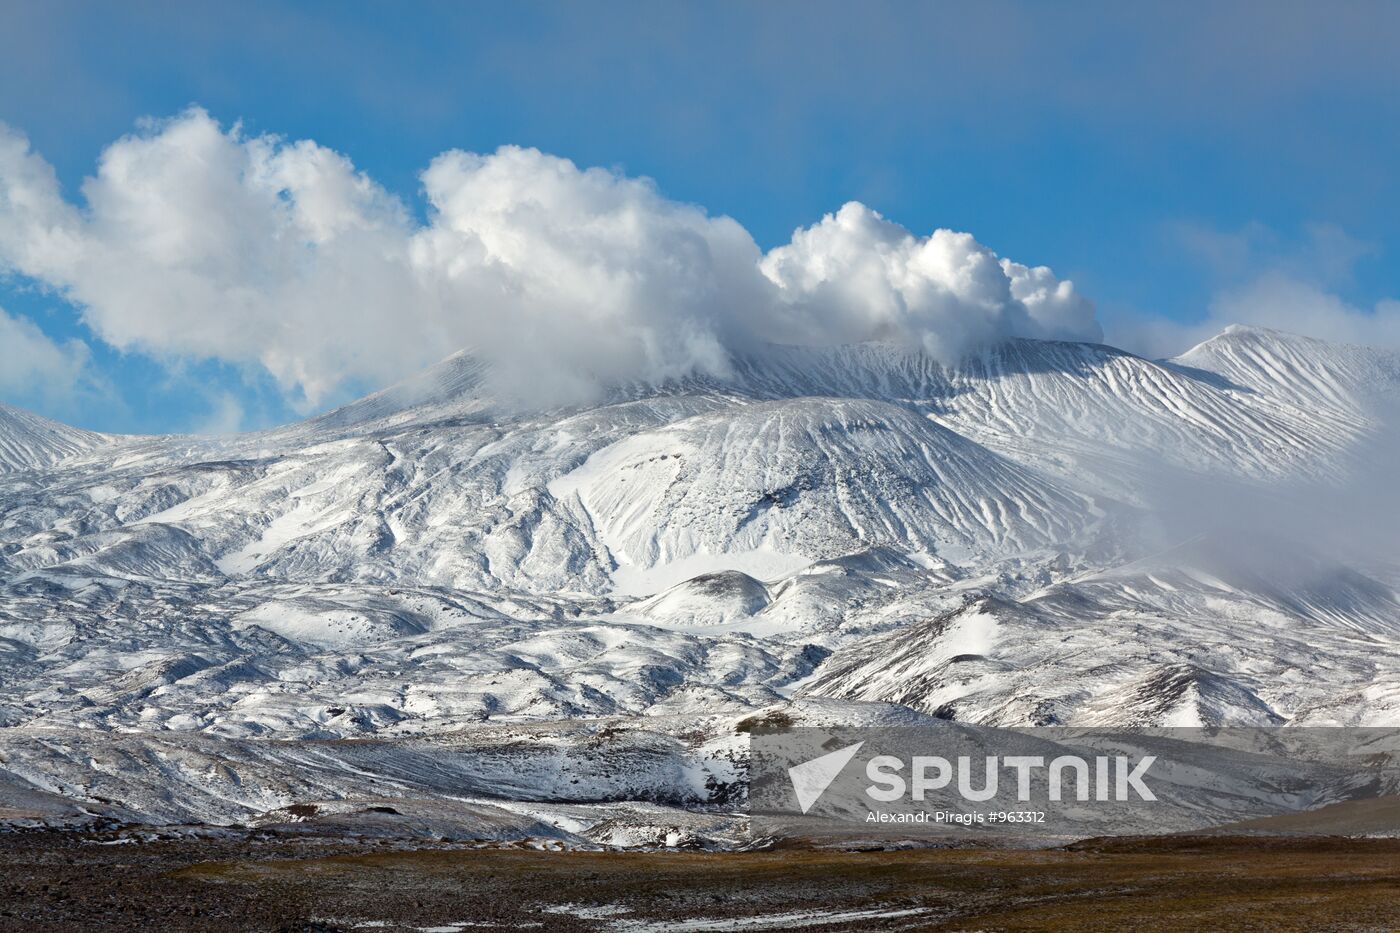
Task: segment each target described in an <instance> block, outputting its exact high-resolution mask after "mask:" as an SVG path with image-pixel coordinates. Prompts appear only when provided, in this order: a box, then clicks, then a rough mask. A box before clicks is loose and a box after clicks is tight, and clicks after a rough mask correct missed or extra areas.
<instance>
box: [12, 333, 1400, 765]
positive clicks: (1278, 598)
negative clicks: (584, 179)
mask: <svg viewBox="0 0 1400 933" xmlns="http://www.w3.org/2000/svg"><path fill="white" fill-rule="evenodd" d="M1396 359H1397V358H1396V357H1395V356H1394V355H1393V354H1387V353H1385V352H1383V351H1372V350H1362V349H1358V348H1339V347H1333V346H1331V345H1327V344H1319V343H1317V342H1315V341H1306V340H1303V339H1302V338H1294V337H1290V336H1288V335H1281V334H1274V333H1272V332H1267V331H1244V330H1232V331H1230V332H1227V333H1226V334H1223V335H1221V336H1220V337H1219V338H1216V339H1215V340H1213V341H1208V342H1207V343H1205V344H1202V345H1201V346H1199V347H1197V348H1195V349H1193V350H1192V351H1191V352H1190V353H1188V354H1185V355H1183V356H1182V357H1181V358H1179V359H1176V360H1169V361H1151V360H1145V359H1142V358H1140V357H1137V356H1134V355H1132V354H1129V353H1124V352H1122V351H1119V350H1115V349H1113V348H1111V347H1106V346H1100V345H1090V344H1071V343H1055V342H1037V341H1027V340H1017V341H1009V342H1007V343H1005V344H1001V345H999V346H996V347H990V348H988V349H986V350H985V351H983V352H981V353H978V354H975V355H973V356H971V357H969V358H968V359H966V360H964V361H963V362H962V363H961V364H960V365H958V366H955V367H948V366H944V365H940V364H939V363H937V362H936V361H935V360H933V359H932V358H931V357H929V356H927V355H926V354H924V353H922V352H921V351H918V350H916V349H912V348H908V347H903V346H895V345H890V344H862V345H857V346H848V347H837V348H801V347H771V348H768V349H766V350H764V351H762V352H756V353H755V354H754V355H752V356H750V357H745V358H740V359H736V360H734V361H733V367H732V371H731V373H730V374H729V375H728V376H727V377H726V378H724V379H715V378H709V379H699V378H696V379H687V380H678V381H676V382H674V383H671V384H668V385H664V386H660V387H654V386H642V385H618V386H612V387H609V388H607V389H605V390H604V391H603V393H602V395H601V397H600V398H598V399H597V400H594V401H591V402H589V403H587V404H582V403H581V404H578V405H575V406H572V407H568V408H561V409H556V410H550V411H529V410H524V409H522V408H520V407H518V406H512V405H511V404H509V403H508V402H505V401H502V400H501V399H498V398H496V397H495V396H494V395H493V391H492V385H493V381H492V379H491V378H490V376H491V374H490V373H489V372H488V371H487V370H486V369H484V368H483V367H482V366H481V365H480V364H479V363H478V362H477V361H476V360H474V359H473V358H472V356H471V355H470V354H467V353H460V354H456V355H454V356H452V357H449V358H448V359H446V360H444V361H443V362H442V363H440V364H438V365H437V366H435V367H432V368H431V369H429V370H428V371H426V372H425V373H423V374H421V375H419V376H417V377H415V378H413V379H409V380H406V381H405V382H404V383H402V384H400V385H398V386H394V387H391V388H389V389H386V390H384V391H382V392H379V393H375V394H374V395H371V396H368V397H366V398H364V399H361V400H359V401H357V402H354V403H352V404H350V405H347V406H345V407H343V408H341V409H337V410H336V411H333V412H329V413H327V414H325V415H322V416H319V417H316V418H312V419H309V420H307V421H304V422H300V423H297V424H292V425H287V426H284V427H281V428H278V429H276V430H272V431H266V432H260V433H257V434H248V435H242V436H237V437H232V438H197V437H164V438H149V437H147V438H108V437H104V436H100V435H92V434H89V433H88V432H81V431H76V430H74V429H68V428H64V427H63V426H61V425H55V424H53V423H52V422H46V421H44V420H43V419H39V418H36V417H33V416H28V415H25V414H24V413H20V412H15V411H13V410H11V409H0V429H3V431H4V435H3V437H4V438H5V439H6V443H7V444H8V445H9V446H8V447H4V448H0V449H4V450H7V451H17V452H18V453H7V454H6V456H7V458H10V459H8V460H7V461H6V462H7V464H8V465H7V467H6V470H7V471H8V472H4V475H3V476H0V728H3V727H4V726H5V725H6V724H20V725H32V726H34V727H35V728H49V727H54V728H80V729H95V730H101V729H136V730H140V729H155V728H160V729H168V730H173V731H190V732H201V733H207V734H209V735H221V736H236V737H239V738H252V737H259V736H269V737H278V738H281V737H303V738H304V737H319V738H331V737H340V736H367V735H379V736H395V735H408V734H416V733H417V732H420V731H424V730H429V731H431V730H442V731H452V730H458V729H462V728H464V727H465V724H480V723H484V722H487V721H491V722H494V721H495V720H498V719H508V720H509V719H551V718H560V717H605V716H606V717H614V716H615V717H625V716H641V715H647V716H673V715H674V716H681V717H698V718H703V717H707V716H712V715H720V714H723V715H730V714H734V715H738V714H740V713H746V711H752V710H754V709H755V708H759V707H766V706H772V705H782V704H784V703H787V702H788V701H789V700H790V699H791V698H793V697H797V698H798V699H800V700H801V701H802V702H812V703H825V704H831V708H832V709H840V710H844V711H845V712H846V713H851V711H852V710H855V709H859V708H862V707H859V704H872V703H874V704H889V703H895V704H901V705H904V706H908V707H912V708H914V709H917V710H919V711H920V712H921V714H923V715H929V714H932V715H938V716H943V717H952V718H956V719H958V720H964V721H974V722H992V723H1000V724H1006V725H1025V724H1032V723H1052V722H1053V723H1087V722H1096V723H1103V722H1129V721H1131V722H1133V723H1155V724H1167V723H1171V724H1195V723H1200V724H1212V723H1216V722H1249V723H1276V722H1287V723H1300V722H1311V723H1363V722H1368V723H1379V722H1388V721H1394V720H1400V652H1397V651H1396V650H1395V648H1396V645H1397V643H1400V600H1397V598H1396V593H1395V591H1394V581H1395V579H1397V576H1387V575H1386V574H1385V573H1384V572H1383V570H1378V569H1376V568H1375V567H1373V566H1371V564H1372V563H1374V564H1377V565H1379V564H1384V563H1385V562H1386V561H1391V562H1392V563H1393V562H1394V560H1393V557H1392V556H1391V555H1387V554H1377V555H1375V557H1376V560H1375V561H1371V562H1366V563H1367V565H1366V566H1361V563H1363V562H1361V561H1357V562H1355V563H1356V565H1355V566H1338V565H1337V559H1336V555H1335V554H1323V555H1318V554H1311V553H1307V549H1306V545H1307V542H1301V543H1299V542H1272V541H1271V542H1268V543H1269V548H1267V549H1266V548H1264V547H1261V546H1260V544H1261V543H1260V542H1257V541H1253V540H1250V539H1248V538H1247V537H1246V538H1244V539H1240V538H1231V537H1229V536H1228V535H1221V536H1219V537H1211V538H1202V539H1200V540H1195V539H1193V540H1191V541H1187V542H1183V541H1176V540H1168V541H1165V542H1164V541H1160V540H1156V539H1155V538H1153V537H1152V536H1151V535H1148V534H1146V533H1144V529H1145V525H1146V522H1145V521H1144V509H1143V507H1144V505H1145V504H1147V503H1149V502H1151V501H1152V497H1151V495H1149V492H1150V489H1149V483H1150V481H1151V480H1152V479H1153V478H1154V477H1156V476H1159V475H1161V474H1162V473H1163V472H1167V471H1170V472H1172V473H1173V475H1174V476H1175V477H1179V478H1180V479H1181V480H1182V482H1183V483H1184V485H1185V488H1186V489H1187V491H1188V493H1189V491H1190V490H1192V489H1194V488H1196V487H1195V486H1193V484H1199V483H1200V482H1201V481H1202V480H1203V478H1206V477H1209V478H1210V482H1211V483H1219V482H1220V481H1221V480H1224V481H1226V482H1227V483H1228V484H1229V486H1228V488H1231V489H1234V488H1258V487H1260V486H1261V485H1262V484H1267V483H1272V482H1274V481H1276V480H1280V479H1282V480H1308V481H1312V480H1318V481H1322V482H1327V481H1335V480H1336V479H1337V477H1340V476H1343V475H1344V474H1343V473H1341V472H1339V471H1338V470H1337V469H1336V467H1337V464H1338V463H1339V462H1341V461H1343V460H1344V459H1345V458H1346V456H1348V454H1349V452H1351V451H1352V450H1354V448H1355V446H1356V445H1357V444H1358V443H1360V442H1361V441H1362V440H1363V439H1365V438H1366V437H1367V436H1368V434H1369V433H1370V432H1371V431H1373V430H1374V428H1375V426H1376V417H1377V415H1376V413H1375V410H1373V409H1372V408H1371V407H1370V404H1369V400H1370V399H1373V398H1376V397H1384V396H1385V395H1386V394H1387V393H1392V392H1394V391H1395V387H1396V386H1397V384H1400V383H1397V379H1396V372H1397V371H1400V367H1397V365H1396ZM20 470H23V471H25V472H20ZM1378 508H1383V504H1382V505H1378ZM1394 518H1395V517H1394V516H1384V515H1379V516H1377V521H1382V520H1393V519H1394ZM1224 530H1225V531H1229V528H1228V527H1227V528H1225V529H1224ZM1295 545H1297V548H1296V553H1295V550H1294V546H1295ZM1244 557H1252V558H1255V559H1253V560H1245V559H1242V558H1244ZM802 698H806V699H802ZM853 704H854V705H853ZM880 708H881V709H886V708H887V707H883V706H882V707H880ZM904 712H905V713H907V712H908V711H907V710H905V711H904ZM852 715H854V713H852Z"/></svg>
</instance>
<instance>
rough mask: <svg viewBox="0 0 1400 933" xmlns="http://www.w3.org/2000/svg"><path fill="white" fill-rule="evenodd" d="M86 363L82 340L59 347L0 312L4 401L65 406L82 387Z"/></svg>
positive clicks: (0, 372) (21, 320)
mask: <svg viewBox="0 0 1400 933" xmlns="http://www.w3.org/2000/svg"><path fill="white" fill-rule="evenodd" d="M87 362H88V348H87V345H86V344H84V343H83V342H82V341H81V340H69V341H67V342H64V343H59V342H58V341H55V340H52V339H50V338H49V337H48V336H47V335H46V334H45V333H44V332H43V331H41V330H40V329H39V328H38V326H37V325H35V324H34V322H33V321H30V320H28V319H27V318H22V317H16V316H13V315H11V314H8V313H7V312H6V311H5V309H4V308H0V392H4V394H5V396H6V397H7V398H14V399H32V400H34V401H36V402H41V403H44V404H48V405H53V406H58V407H64V406H67V405H69V404H71V403H72V401H73V400H74V397H75V395H76V394H77V392H78V391H79V390H80V388H81V387H82V385H83V382H84V379H85V375H86V373H85V370H86V367H87Z"/></svg>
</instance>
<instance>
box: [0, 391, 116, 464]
mask: <svg viewBox="0 0 1400 933" xmlns="http://www.w3.org/2000/svg"><path fill="white" fill-rule="evenodd" d="M106 442H107V438H106V437H104V436H103V435H101V434H94V433H93V432H91V431H83V430H81V429H79V428H70V427H69V426H68V425H66V424H59V423H58V422H57V421H50V420H49V419H47V418H41V417H39V416H38V415H35V414H32V413H30V412H27V411H23V410H21V409H18V408H12V407H10V406H9V405H5V404H3V403H0V473H8V472H13V471H16V470H33V469H41V468H43V467H48V466H52V465H53V464H56V463H58V462H59V461H61V460H63V459H64V458H65V457H69V456H72V455H73V454H76V453H79V452H81V451H85V450H91V449H92V448H94V447H100V446H102V445H103V444H105V443H106Z"/></svg>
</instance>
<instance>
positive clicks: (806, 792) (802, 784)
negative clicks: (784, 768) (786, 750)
mask: <svg viewBox="0 0 1400 933" xmlns="http://www.w3.org/2000/svg"><path fill="white" fill-rule="evenodd" d="M864 744H865V743H864V742H857V743H856V744H854V745H847V746H846V747H845V748H842V749H838V750H836V751H834V752H830V753H828V754H826V755H822V756H821V757H820V758H813V759H812V760H811V761H804V762H803V763H802V764H800V765H793V766H792V767H791V768H788V777H789V778H791V779H792V789H793V790H794V791H795V792H796V793H797V805H798V806H800V807H801V808H802V812H803V813H806V812H807V811H808V810H810V809H812V807H813V806H814V805H815V804H816V802H817V801H818V800H820V799H821V796H822V794H824V793H826V789H827V788H828V787H830V786H831V782H832V781H834V780H836V776H837V775H838V774H840V773H841V771H842V769H843V768H845V767H846V765H848V764H850V763H851V759H852V758H854V757H856V752H858V751H860V747H861V746H862V745H864Z"/></svg>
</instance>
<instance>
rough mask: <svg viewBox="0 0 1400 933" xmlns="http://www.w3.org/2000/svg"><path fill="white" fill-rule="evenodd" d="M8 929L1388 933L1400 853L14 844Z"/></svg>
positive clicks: (1399, 880)
mask: <svg viewBox="0 0 1400 933" xmlns="http://www.w3.org/2000/svg"><path fill="white" fill-rule="evenodd" d="M0 929H4V930H25V931H33V930H64V931H66V930H87V929H93V930H97V929H101V930H117V931H122V930H133V931H135V930H140V931H148V930H162V931H164V930H172V931H179V930H197V931H201V933H212V931H221V930H269V931H333V930H355V929H360V930H419V931H423V930H428V931H437V933H477V931H491V930H520V929H532V930H546V931H550V930H561V931H573V930H588V931H617V933H648V931H672V930H675V931H697V933H698V931H757V930H817V931H840V930H942V931H949V930H1300V931H1301V930H1306V931H1320V930H1393V929H1400V840H1385V839H1345V838H1335V837H1333V838H1317V837H1314V838H1308V839H1304V838H1278V837H1273V838H1221V837H1199V838H1183V837H1171V838H1157V839H1150V840H1149V839H1116V840H1112V841H1099V842H1086V843H1078V844H1076V845H1073V846H1068V847H1065V848H1059V849H1040V850H1005V849H1002V850H993V849H917V850H904V851H866V852H850V851H829V850H820V849H812V848H802V847H786V848H779V849H769V850H765V851H756V852H730V853H705V852H645V853H641V852H627V853H623V852H544V851H537V850H532V849H525V848H433V849H421V848H420V849H404V848H398V847H396V846H393V845H382V844H380V845H366V844H347V843H345V842H344V841H325V840H314V839H289V838H276V837H272V838H261V839H259V838H239V839H217V840H208V839H200V840H188V839H187V840H168V841H152V842H130V841H127V842H124V843H123V842H114V840H113V839H112V838H102V837H96V836H83V835H79V834H74V833H53V832H12V833H6V834H0Z"/></svg>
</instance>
